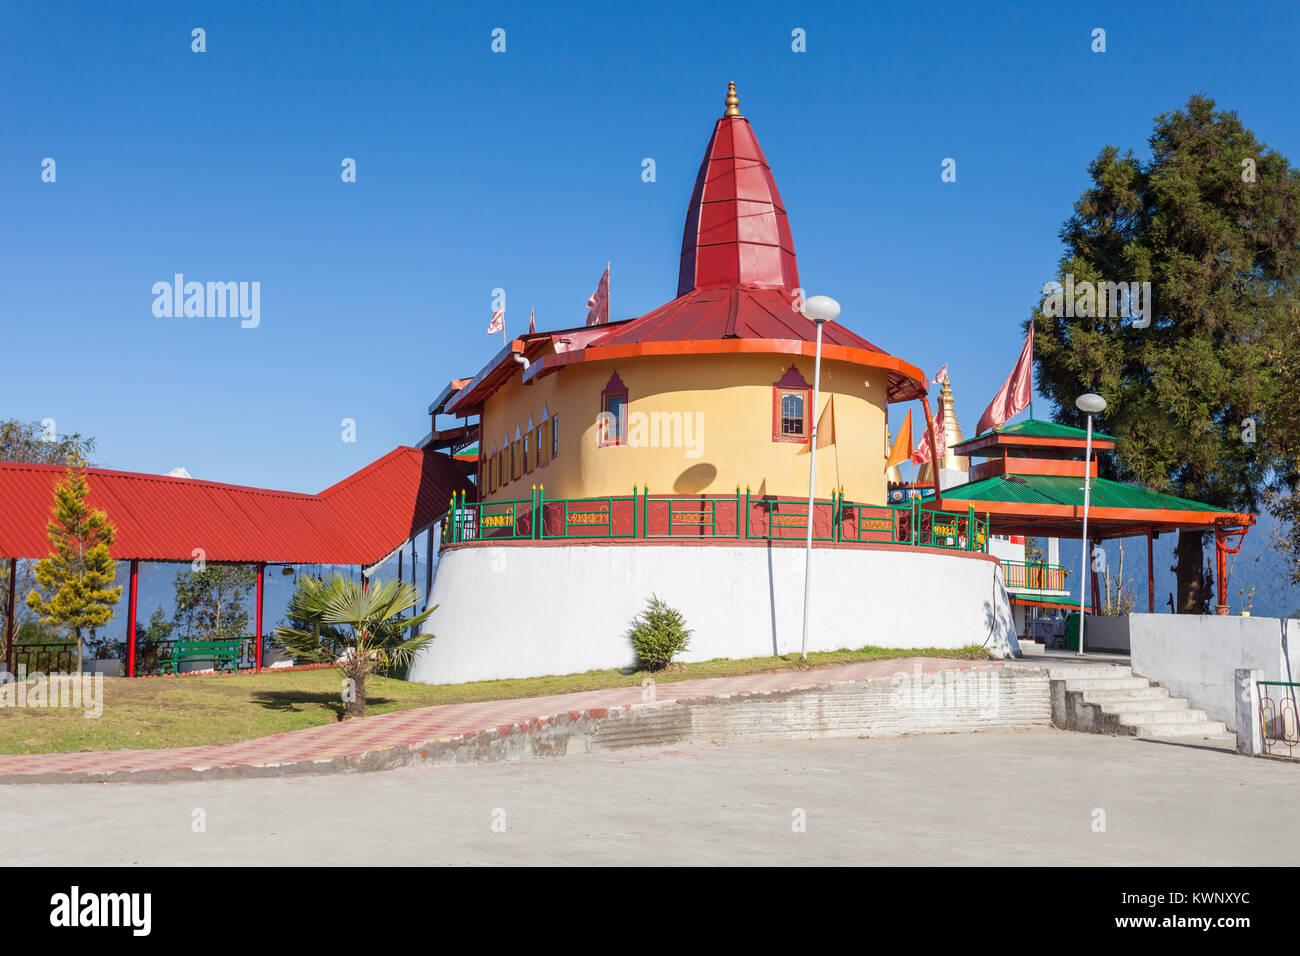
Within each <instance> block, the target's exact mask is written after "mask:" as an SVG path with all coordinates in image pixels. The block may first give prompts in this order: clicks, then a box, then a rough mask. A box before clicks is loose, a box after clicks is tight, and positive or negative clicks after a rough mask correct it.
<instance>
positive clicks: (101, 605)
mask: <svg viewBox="0 0 1300 956" xmlns="http://www.w3.org/2000/svg"><path fill="white" fill-rule="evenodd" d="M89 490H90V488H89V486H88V485H87V484H86V475H85V472H84V471H82V469H80V468H77V467H71V468H69V469H68V474H67V477H66V478H65V479H64V480H63V481H61V482H59V484H58V485H56V486H55V488H54V509H53V517H52V518H51V520H50V522H49V523H48V524H47V525H46V531H47V533H48V535H49V539H50V556H49V557H48V558H42V559H41V560H40V561H38V562H36V585H37V590H33V591H31V592H30V593H29V594H28V595H27V606H28V607H30V608H31V609H32V610H33V611H35V612H36V613H37V614H39V615H40V617H41V620H42V621H44V622H45V623H46V624H51V625H54V626H57V627H65V628H67V629H68V631H69V632H70V633H71V634H72V635H74V636H75V637H76V639H77V673H78V674H80V673H81V656H82V641H81V635H82V631H85V630H88V629H93V628H96V627H102V626H103V625H105V624H107V623H108V622H109V621H110V620H111V619H112V617H113V607H114V606H115V605H116V604H117V602H118V601H120V600H121V599H122V588H121V586H118V587H113V586H112V584H113V580H114V578H115V577H116V574H117V562H116V561H114V560H113V558H112V557H111V556H110V555H109V547H110V546H111V545H112V543H113V538H114V535H115V534H116V531H115V529H114V528H113V525H112V524H111V523H109V520H108V515H107V514H105V513H104V512H103V511H96V510H92V509H91V508H90V507H89V506H87V504H86V494H87V493H88V492H89Z"/></svg>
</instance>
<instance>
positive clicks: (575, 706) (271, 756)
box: [0, 657, 1000, 780]
mask: <svg viewBox="0 0 1300 956" xmlns="http://www.w3.org/2000/svg"><path fill="white" fill-rule="evenodd" d="M972 666H975V667H990V666H992V667H997V666H1000V662H974V661H960V660H952V659H950V658H937V657H907V658H894V659H891V660H879V661H862V662H860V663H856V664H840V665H837V666H834V667H818V668H811V669H809V670H804V671H776V672H769V673H763V674H745V675H740V676H736V677H710V678H704V679H700V680H684V681H674V682H670V683H664V684H659V685H657V686H656V687H655V688H654V691H655V693H656V699H658V700H660V701H664V700H685V699H688V698H689V699H698V698H701V697H722V696H729V695H735V694H753V693H762V692H765V691H775V690H790V689H794V688H801V687H814V686H817V685H820V684H832V683H840V682H844V681H855V680H866V679H870V678H881V677H891V676H893V675H894V674H897V673H899V672H904V673H907V674H912V673H914V672H915V671H916V669H917V668H918V667H919V668H920V669H921V672H922V673H926V674H932V673H936V672H938V671H942V670H950V669H963V670H964V669H968V668H970V667H972ZM193 679H194V680H201V679H202V678H193ZM645 690H646V688H642V687H640V686H636V687H614V688H609V689H607V690H594V691H587V692H584V693H578V694H559V695H556V696H552V697H522V698H517V699H514V700H491V701H482V702H479V703H473V704H444V705H441V706H438V707H421V708H419V709H417V710H403V711H397V712H394V713H389V714H380V715H379V716H376V717H367V718H365V719H362V720H350V721H344V722H340V723H333V724H325V725H323V726H320V727H311V728H308V729H306V730H294V731H290V732H288V733H283V734H276V735H274V736H272V737H261V738H258V739H256V740H248V741H243V742H240V743H233V744H217V745H212V746H205V747H176V748H172V749H167V750H109V751H90V752H83V753H53V754H12V755H0V780H2V779H3V778H6V777H8V778H10V779H11V780H12V779H13V778H19V779H21V778H22V777H25V776H33V777H35V776H41V777H46V778H47V779H48V775H61V774H66V775H69V776H80V775H83V774H116V773H141V772H143V773H149V772H157V771H175V770H210V769H215V768H231V767H286V768H287V767H288V766H291V765H293V764H302V763H304V762H312V763H317V762H324V761H330V760H337V759H339V758H348V757H358V756H361V755H363V754H368V753H374V752H377V751H384V750H391V749H395V748H401V747H411V746H416V745H419V744H427V743H432V742H434V741H439V740H447V739H450V738H455V737H462V736H469V735H472V734H476V733H481V732H483V731H487V730H493V729H499V730H502V731H509V730H511V729H513V728H514V727H515V726H518V725H522V726H528V725H530V724H535V723H538V722H541V721H544V720H546V719H548V718H550V717H554V716H556V715H559V714H570V715H572V716H575V717H576V716H578V715H580V714H581V713H583V712H589V713H591V714H592V716H595V717H601V716H603V715H604V712H605V711H608V710H609V709H611V708H620V707H629V706H632V705H634V704H640V703H643V702H644V698H643V693H644V691H645Z"/></svg>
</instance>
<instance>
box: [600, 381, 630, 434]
mask: <svg viewBox="0 0 1300 956" xmlns="http://www.w3.org/2000/svg"><path fill="white" fill-rule="evenodd" d="M597 438H598V440H599V443H600V446H601V447H602V448H603V447H605V446H606V445H626V444H627V386H626V385H624V384H623V380H622V379H621V378H619V377H618V373H617V372H615V373H614V374H613V375H611V376H610V377H609V382H608V383H607V384H606V385H605V389H604V391H602V392H601V393H600V421H599V435H598V436H597Z"/></svg>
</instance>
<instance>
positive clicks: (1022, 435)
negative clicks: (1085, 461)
mask: <svg viewBox="0 0 1300 956" xmlns="http://www.w3.org/2000/svg"><path fill="white" fill-rule="evenodd" d="M1087 438H1088V433H1087V431H1086V430H1085V429H1082V428H1075V427H1074V426H1073V425H1058V424H1057V423H1056V422H1045V421H1042V420H1040V419H1037V418H1027V419H1025V420H1024V421H1021V422H1016V423H1015V424H1014V425H1005V426H1002V427H999V428H995V429H993V430H992V431H987V432H984V433H983V434H982V435H976V436H975V437H974V438H968V439H966V440H965V441H963V442H958V443H957V444H956V445H953V446H952V447H953V449H954V450H956V449H959V448H960V449H961V453H962V454H963V455H968V456H969V455H980V454H981V449H986V448H987V449H991V448H995V447H999V446H1004V447H1005V446H1012V447H1022V448H1023V447H1031V446H1038V447H1056V448H1083V447H1084V446H1085V445H1086V444H1087ZM1115 441H1116V438H1115V436H1114V435H1103V434H1102V433H1101V432H1098V431H1094V432H1093V433H1092V448H1093V450H1094V451H1109V450H1111V449H1113V448H1114V447H1115Z"/></svg>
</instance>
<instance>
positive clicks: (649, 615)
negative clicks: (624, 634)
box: [629, 594, 691, 671]
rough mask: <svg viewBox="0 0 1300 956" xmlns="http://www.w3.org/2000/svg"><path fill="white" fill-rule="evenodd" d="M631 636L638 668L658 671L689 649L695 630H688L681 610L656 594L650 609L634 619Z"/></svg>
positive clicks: (652, 596)
mask: <svg viewBox="0 0 1300 956" xmlns="http://www.w3.org/2000/svg"><path fill="white" fill-rule="evenodd" d="M629 637H630V638H631V641H632V648H633V650H635V651H636V666H637V669H638V670H648V671H658V670H663V669H664V668H665V667H667V666H668V665H669V664H670V663H672V659H673V657H675V656H676V655H677V654H680V653H681V652H682V651H684V650H686V648H687V645H688V644H689V643H690V637H691V632H690V631H688V630H687V629H686V619H685V618H684V617H683V616H682V612H681V611H679V610H677V609H676V608H675V607H670V606H669V605H668V604H666V603H664V602H663V601H661V600H659V598H658V597H657V596H655V595H653V594H652V595H650V601H649V603H648V604H647V605H646V609H645V610H644V611H642V612H641V614H640V616H638V617H636V618H634V619H633V621H632V631H631V634H630V635H629Z"/></svg>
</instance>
